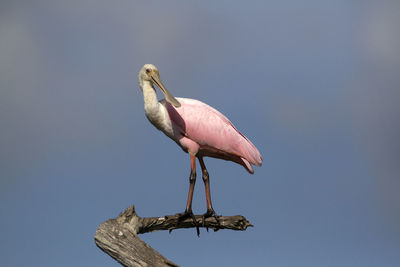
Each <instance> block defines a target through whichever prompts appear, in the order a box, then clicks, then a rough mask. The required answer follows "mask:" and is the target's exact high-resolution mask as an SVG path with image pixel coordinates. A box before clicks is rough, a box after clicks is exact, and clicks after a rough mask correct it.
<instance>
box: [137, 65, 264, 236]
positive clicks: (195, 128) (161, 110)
mask: <svg viewBox="0 0 400 267" xmlns="http://www.w3.org/2000/svg"><path fill="white" fill-rule="evenodd" d="M154 84H155V85H157V87H158V88H160V89H161V91H162V92H163V93H164V95H165V99H163V100H161V101H158V99H157V95H156V90H155V88H154ZM139 85H140V87H141V88H142V91H143V97H144V109H145V112H146V116H147V118H148V119H149V121H150V122H151V123H152V124H153V125H154V126H155V127H156V128H157V129H158V130H160V131H162V132H163V133H164V134H166V135H167V136H168V137H169V138H171V139H172V140H174V141H175V142H176V143H177V144H178V145H179V146H180V147H181V148H182V149H183V151H185V152H186V153H189V155H190V169H191V171H190V178H189V182H190V185H189V193H188V199H187V204H186V209H185V212H184V213H181V214H180V218H186V217H191V218H192V219H193V221H194V223H195V225H196V227H197V233H198V234H199V229H198V226H197V224H196V220H195V219H194V215H193V212H192V198H193V190H194V185H195V182H196V157H197V159H198V160H199V162H200V166H201V169H202V173H203V181H204V185H205V191H206V201H207V212H206V213H205V214H204V215H203V222H204V219H205V218H207V217H211V216H213V217H215V219H216V220H217V222H219V221H218V216H217V215H216V213H215V211H214V209H213V206H212V203H211V194H210V181H209V175H208V171H207V169H206V165H205V164H204V160H203V157H213V158H219V159H224V160H229V161H233V162H235V163H238V164H240V165H242V166H243V167H244V168H245V169H246V170H247V171H248V172H249V173H251V174H253V173H254V170H253V167H252V165H255V166H261V163H262V157H261V155H260V152H258V150H257V148H256V147H255V146H254V145H253V144H252V143H251V142H250V140H249V139H247V138H246V136H244V135H243V134H241V133H240V132H239V131H238V130H237V129H236V128H235V126H234V125H233V124H232V123H231V122H230V121H229V120H228V118H226V117H225V116H224V115H223V114H222V113H220V112H219V111H218V110H216V109H214V108H212V107H210V106H209V105H207V104H205V103H203V102H201V101H198V100H195V99H189V98H175V97H174V96H173V95H172V94H171V93H170V92H169V91H168V90H167V89H166V88H165V86H164V84H163V83H162V82H161V79H160V75H159V73H158V69H157V68H156V67H155V66H154V65H152V64H146V65H144V66H143V67H142V69H141V70H140V72H139Z"/></svg>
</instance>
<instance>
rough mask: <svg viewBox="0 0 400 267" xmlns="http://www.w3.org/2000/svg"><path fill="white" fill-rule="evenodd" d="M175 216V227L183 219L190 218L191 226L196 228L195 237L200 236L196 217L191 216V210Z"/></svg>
mask: <svg viewBox="0 0 400 267" xmlns="http://www.w3.org/2000/svg"><path fill="white" fill-rule="evenodd" d="M177 215H178V221H177V225H176V226H178V223H179V222H180V221H183V220H184V219H186V218H189V217H190V218H192V221H193V224H194V225H195V226H196V232H197V236H200V228H199V225H198V224H197V221H196V217H195V216H194V214H193V212H192V211H191V210H190V211H186V210H185V212H183V213H178V214H177ZM171 231H172V230H171Z"/></svg>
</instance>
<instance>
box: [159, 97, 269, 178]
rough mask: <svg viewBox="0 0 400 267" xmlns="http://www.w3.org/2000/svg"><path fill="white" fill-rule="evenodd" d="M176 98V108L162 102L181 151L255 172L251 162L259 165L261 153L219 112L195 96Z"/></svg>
mask: <svg viewBox="0 0 400 267" xmlns="http://www.w3.org/2000/svg"><path fill="white" fill-rule="evenodd" d="M177 99H178V101H179V102H180V103H181V106H180V107H179V108H175V107H173V106H172V105H171V104H170V103H168V102H164V101H162V103H163V104H164V105H165V107H166V109H167V111H168V116H169V118H170V120H171V123H172V126H173V128H174V131H175V135H174V136H173V137H172V138H173V139H174V140H175V141H176V142H177V143H178V144H179V145H180V146H181V147H182V149H183V150H185V151H186V152H189V153H191V154H194V155H199V156H207V157H215V158H220V159H224V160H230V161H233V162H236V163H238V164H241V165H243V167H245V168H246V170H247V171H249V172H250V173H254V170H253V168H252V166H251V164H253V165H256V166H261V164H262V157H261V155H260V152H259V151H258V150H257V148H256V147H255V146H254V145H253V143H252V142H251V141H250V140H249V139H248V138H247V137H246V136H244V135H243V134H242V133H240V132H239V131H238V130H237V129H236V128H235V126H234V125H233V124H232V122H230V121H229V119H228V118H227V117H225V116H224V115H223V114H222V113H221V112H219V111H218V110H216V109H214V108H212V107H211V106H209V105H207V104H205V103H203V102H201V101H198V100H195V99H189V98H177Z"/></svg>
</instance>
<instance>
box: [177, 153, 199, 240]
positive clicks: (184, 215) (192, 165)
mask: <svg viewBox="0 0 400 267" xmlns="http://www.w3.org/2000/svg"><path fill="white" fill-rule="evenodd" d="M189 183H190V184H189V193H188V199H187V203H186V209H185V212H184V213H180V214H179V217H178V221H180V220H183V219H186V218H188V217H191V218H192V220H193V223H194V225H195V226H196V231H197V235H198V236H199V235H200V229H199V226H198V225H197V221H196V218H195V217H194V214H193V211H192V200H193V191H194V185H195V183H196V157H195V156H193V155H190V177H189Z"/></svg>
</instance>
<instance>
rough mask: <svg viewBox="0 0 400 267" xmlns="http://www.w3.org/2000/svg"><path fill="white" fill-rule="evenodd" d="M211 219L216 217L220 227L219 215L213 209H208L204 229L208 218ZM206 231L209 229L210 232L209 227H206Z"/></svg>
mask: <svg viewBox="0 0 400 267" xmlns="http://www.w3.org/2000/svg"><path fill="white" fill-rule="evenodd" d="M209 217H214V218H215V221H216V222H217V224H218V225H219V224H220V222H219V215H217V214H216V213H215V211H214V209H212V208H211V209H207V212H206V213H204V214H203V227H205V226H204V224H205V221H206V218H209ZM206 229H207V232H208V227H206Z"/></svg>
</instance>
